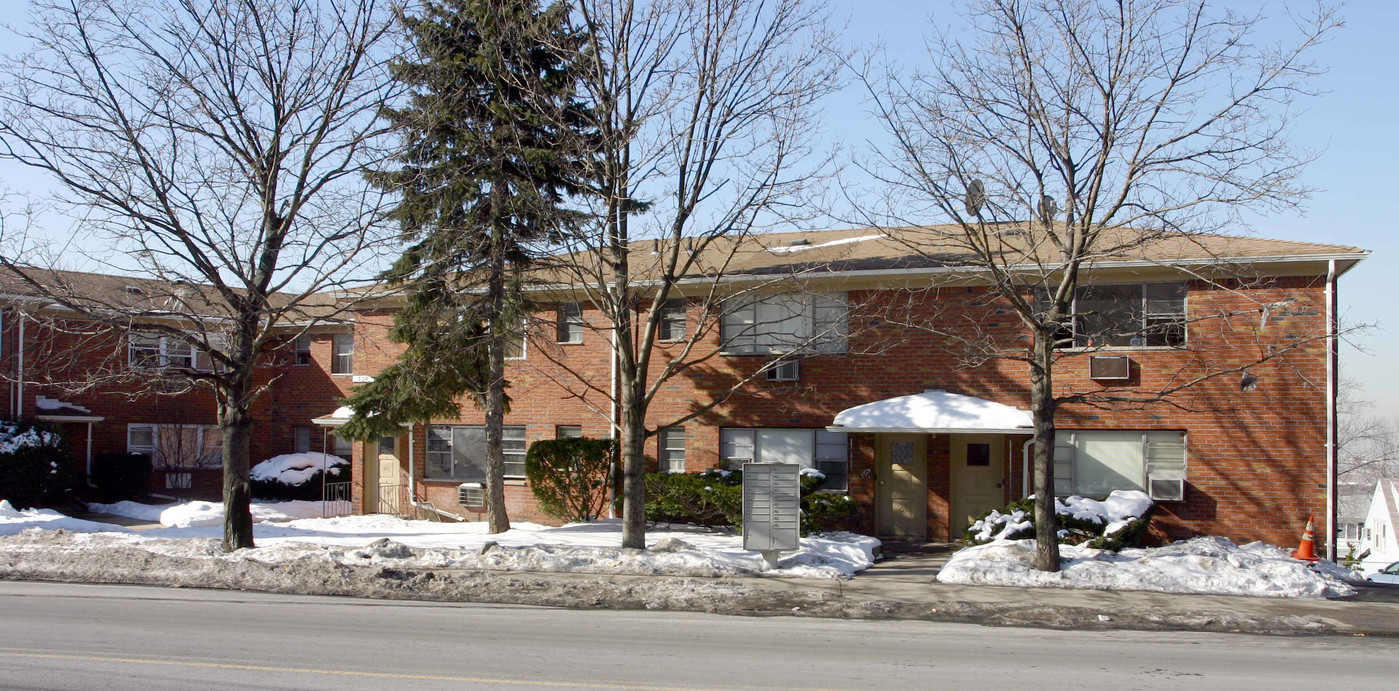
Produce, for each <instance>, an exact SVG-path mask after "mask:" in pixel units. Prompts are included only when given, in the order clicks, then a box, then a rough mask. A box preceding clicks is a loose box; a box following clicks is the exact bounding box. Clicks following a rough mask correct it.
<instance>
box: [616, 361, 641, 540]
mask: <svg viewBox="0 0 1399 691" xmlns="http://www.w3.org/2000/svg"><path fill="white" fill-rule="evenodd" d="M620 378H621V380H622V381H621V386H620V387H619V388H620V391H619V393H620V394H621V397H622V401H621V406H619V407H620V410H619V415H620V417H621V425H620V426H621V428H622V429H621V439H620V440H619V444H620V446H621V453H622V546H623V547H631V548H633V549H646V453H645V452H646V413H645V411H643V410H641V409H640V400H639V398H640V397H639V396H637V394H636V385H637V381H636V374H635V373H634V372H627V371H625V370H624V371H623V372H622V373H621V377H620Z"/></svg>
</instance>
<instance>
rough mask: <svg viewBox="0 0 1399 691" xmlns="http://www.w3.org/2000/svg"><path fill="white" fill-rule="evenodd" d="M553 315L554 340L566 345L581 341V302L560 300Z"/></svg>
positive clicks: (582, 323)
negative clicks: (554, 320)
mask: <svg viewBox="0 0 1399 691" xmlns="http://www.w3.org/2000/svg"><path fill="white" fill-rule="evenodd" d="M554 316H555V319H556V322H555V332H556V333H555V337H556V339H557V341H556V342H558V343H560V344H567V345H577V344H579V343H582V342H583V325H584V322H583V303H581V302H560V303H559V305H558V307H557V308H555V312H554Z"/></svg>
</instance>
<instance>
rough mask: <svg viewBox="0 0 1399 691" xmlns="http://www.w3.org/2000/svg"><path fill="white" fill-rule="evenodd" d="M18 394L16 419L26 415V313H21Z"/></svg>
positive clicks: (16, 386)
mask: <svg viewBox="0 0 1399 691" xmlns="http://www.w3.org/2000/svg"><path fill="white" fill-rule="evenodd" d="M15 380H16V384H15V388H16V390H18V391H19V395H18V396H16V397H15V398H16V401H17V403H16V408H15V419H16V420H18V419H20V418H22V417H24V315H22V314H21V315H19V371H18V373H17V376H16V377H15Z"/></svg>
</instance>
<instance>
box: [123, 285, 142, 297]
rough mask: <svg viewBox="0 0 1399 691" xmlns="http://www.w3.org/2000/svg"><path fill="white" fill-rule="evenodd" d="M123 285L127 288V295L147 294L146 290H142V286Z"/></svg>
mask: <svg viewBox="0 0 1399 691" xmlns="http://www.w3.org/2000/svg"><path fill="white" fill-rule="evenodd" d="M123 287H124V288H125V289H126V293H127V295H145V294H146V291H144V290H141V288H140V286H123Z"/></svg>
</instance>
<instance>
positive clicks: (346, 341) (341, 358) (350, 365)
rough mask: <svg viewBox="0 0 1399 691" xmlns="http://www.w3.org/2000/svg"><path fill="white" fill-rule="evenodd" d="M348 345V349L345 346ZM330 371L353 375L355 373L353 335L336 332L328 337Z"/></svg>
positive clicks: (336, 373) (334, 373)
mask: <svg viewBox="0 0 1399 691" xmlns="http://www.w3.org/2000/svg"><path fill="white" fill-rule="evenodd" d="M347 345H348V350H347V349H346V346H347ZM330 373H331V374H332V375H353V374H354V373H355V335H354V334H353V333H338V334H334V335H333V336H331V338H330Z"/></svg>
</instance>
